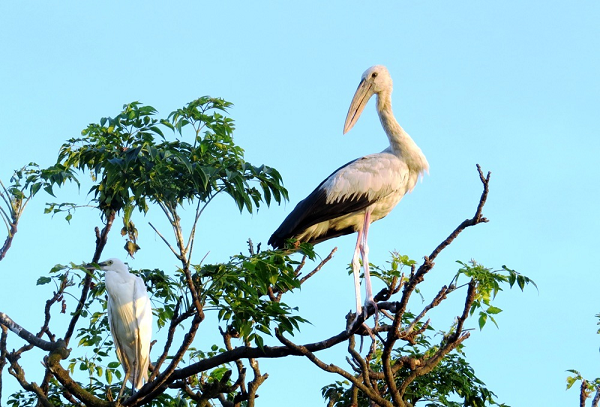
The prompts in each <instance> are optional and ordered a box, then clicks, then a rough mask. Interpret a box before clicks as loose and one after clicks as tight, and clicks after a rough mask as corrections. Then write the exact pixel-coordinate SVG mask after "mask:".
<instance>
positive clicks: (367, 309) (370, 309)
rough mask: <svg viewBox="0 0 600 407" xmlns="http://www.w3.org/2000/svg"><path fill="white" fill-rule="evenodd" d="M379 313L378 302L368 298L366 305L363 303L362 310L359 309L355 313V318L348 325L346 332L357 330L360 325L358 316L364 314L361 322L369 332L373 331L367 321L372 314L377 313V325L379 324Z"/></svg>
mask: <svg viewBox="0 0 600 407" xmlns="http://www.w3.org/2000/svg"><path fill="white" fill-rule="evenodd" d="M378 313H379V312H378V308H377V303H376V302H375V301H373V300H366V301H365V305H363V307H362V310H361V311H360V312H358V311H357V312H356V314H354V320H352V323H350V324H348V326H347V327H346V332H348V333H350V332H352V331H354V330H355V328H356V327H357V326H358V325H359V322H358V321H359V318H358V317H359V316H360V315H362V317H363V318H362V322H361V324H362V325H363V327H364V328H366V330H367V332H371V329H370V328H369V327H368V326H367V324H366V323H365V321H366V320H367V319H369V317H370V316H371V315H373V314H375V326H377V322H378V320H379V318H378Z"/></svg>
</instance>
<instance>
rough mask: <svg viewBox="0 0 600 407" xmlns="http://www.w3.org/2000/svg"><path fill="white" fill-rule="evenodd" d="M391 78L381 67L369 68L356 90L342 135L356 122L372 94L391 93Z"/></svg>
mask: <svg viewBox="0 0 600 407" xmlns="http://www.w3.org/2000/svg"><path fill="white" fill-rule="evenodd" d="M392 88H393V83H392V77H391V76H390V73H389V72H388V70H387V68H386V67H385V66H383V65H375V66H372V67H370V68H369V69H367V70H366V71H365V73H363V75H362V78H361V80H360V83H359V84H358V89H356V93H354V97H353V98H352V102H351V103H350V109H348V115H347V116H346V123H344V134H346V133H347V132H348V131H349V130H350V129H351V128H352V127H353V126H354V125H355V124H356V122H357V120H358V118H359V117H360V114H361V113H362V111H363V109H364V108H365V106H366V105H367V102H368V101H369V99H370V98H371V96H373V95H374V94H377V95H379V94H380V93H383V92H389V93H391V92H392Z"/></svg>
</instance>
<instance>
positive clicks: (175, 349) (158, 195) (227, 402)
mask: <svg viewBox="0 0 600 407" xmlns="http://www.w3.org/2000/svg"><path fill="white" fill-rule="evenodd" d="M230 107H231V104H230V103H228V102H226V101H224V100H222V99H218V98H210V97H201V98H199V99H197V100H194V101H192V102H190V103H188V104H187V105H185V106H184V107H182V108H180V109H177V110H175V111H173V112H172V113H170V114H168V115H167V116H166V118H159V117H157V115H158V112H157V111H156V110H155V109H154V108H153V107H151V106H145V105H143V104H141V103H139V102H133V103H129V104H127V105H125V106H124V107H123V110H122V111H121V112H120V113H119V114H118V115H116V116H114V117H104V118H101V119H100V120H99V122H98V123H92V124H90V125H89V126H87V127H86V128H85V129H84V130H83V131H82V133H81V136H80V137H77V138H71V139H69V140H67V141H66V142H65V143H64V144H63V145H62V147H61V148H60V151H59V154H58V159H57V161H56V163H55V164H54V165H52V166H50V167H48V168H45V169H40V168H39V167H38V166H37V165H35V164H29V165H28V166H26V167H23V168H22V169H20V170H18V171H16V172H15V174H14V176H13V177H12V178H11V183H10V184H9V185H8V186H6V187H5V186H4V184H2V185H1V186H2V191H0V197H1V198H2V206H1V207H0V209H1V211H0V215H1V216H2V219H3V220H4V223H5V225H6V227H7V240H6V241H7V242H8V243H5V245H4V246H3V248H2V250H1V251H0V260H1V259H2V257H3V256H4V255H6V252H7V251H8V249H9V248H10V242H11V241H12V239H13V237H14V234H15V233H16V226H17V224H18V221H19V219H20V217H21V216H22V213H23V209H24V208H25V205H26V204H27V202H28V201H29V200H30V199H32V198H33V197H34V196H35V195H36V194H37V193H39V192H40V191H45V192H46V193H48V194H50V195H51V196H53V197H56V195H59V192H60V189H61V188H62V187H63V186H64V185H65V184H66V183H68V182H72V183H75V184H76V185H79V186H81V185H86V184H87V183H88V182H91V187H90V189H89V191H88V193H89V196H90V197H91V200H92V201H91V203H90V204H88V205H86V206H88V207H91V208H92V210H97V211H98V214H99V221H100V222H101V223H102V228H96V229H95V234H94V235H93V236H91V238H92V237H93V238H95V241H96V246H95V250H94V252H93V253H90V256H91V261H92V262H98V261H99V260H100V258H101V256H102V255H103V249H104V247H105V245H106V242H107V241H108V239H109V237H111V236H112V235H113V234H114V230H113V229H114V227H113V224H114V222H115V221H116V220H117V219H120V220H121V221H122V227H121V229H120V233H121V234H122V235H123V236H126V238H127V244H126V246H125V249H126V251H127V253H128V254H129V255H131V256H133V255H135V252H136V251H137V250H138V249H139V246H138V245H137V241H138V234H139V231H138V229H137V227H136V226H135V223H134V222H133V220H134V218H135V217H136V216H140V217H146V216H148V215H149V213H150V211H156V210H157V209H159V211H157V215H161V216H164V217H165V218H166V219H167V221H168V224H169V225H170V226H171V230H170V233H168V234H167V233H166V232H165V231H161V230H158V229H157V228H156V227H154V226H153V225H152V224H150V225H151V226H152V228H153V229H154V231H155V232H156V233H157V234H158V235H159V236H160V237H161V239H162V240H163V242H164V243H165V251H167V252H170V253H171V254H172V255H173V260H174V263H173V268H172V269H171V270H161V269H153V270H132V272H134V273H136V274H138V275H140V276H141V277H142V278H143V280H144V281H145V283H146V285H147V287H148V292H149V294H150V296H151V298H152V302H153V312H154V315H155V320H156V322H157V328H158V329H159V330H160V331H161V332H162V333H163V334H162V336H161V337H160V339H159V342H157V343H155V344H154V347H153V352H152V363H151V373H150V378H149V381H148V383H146V384H145V385H144V386H143V387H142V389H140V390H139V391H138V392H137V393H135V394H128V395H127V396H126V397H125V398H124V399H122V400H114V397H115V395H116V394H118V391H119V388H120V381H121V380H122V379H123V375H122V372H121V367H120V366H119V363H118V362H117V361H116V358H115V355H114V349H113V348H114V344H113V343H112V340H111V337H110V335H109V334H108V322H107V317H106V299H105V286H104V278H103V274H102V271H101V270H93V271H90V270H88V269H86V268H85V267H83V265H81V264H76V263H70V264H65V265H56V266H55V267H53V268H52V269H51V270H49V271H48V273H47V274H45V275H42V276H40V277H39V279H38V280H37V284H38V285H42V286H46V287H48V293H49V299H48V300H47V302H46V306H45V309H44V310H43V313H44V316H45V318H44V324H43V326H42V328H41V329H40V330H39V332H37V333H33V332H32V331H31V330H30V329H31V327H27V326H25V325H24V326H21V325H20V324H18V323H17V322H15V321H13V320H12V319H11V318H10V317H9V316H8V315H6V314H4V313H3V312H0V327H1V328H2V333H1V335H2V336H1V338H0V385H1V383H2V381H3V380H4V379H5V378H4V377H3V376H2V373H3V371H4V368H5V367H6V369H7V370H6V371H8V373H9V374H10V375H12V376H13V377H14V378H15V379H16V380H17V382H18V383H19V385H20V386H21V388H22V390H20V391H18V392H16V393H14V394H12V395H10V398H9V402H8V403H9V405H11V406H27V405H34V404H37V405H43V406H53V405H56V406H58V405H65V404H74V405H75V404H77V405H79V404H85V405H89V406H116V405H124V406H137V405H151V406H185V405H190V404H194V403H195V404H198V405H201V406H207V405H212V404H213V403H215V402H217V401H218V402H219V403H220V404H221V405H223V406H225V407H229V406H242V405H243V406H253V405H255V401H256V397H257V395H258V393H257V392H258V389H259V387H260V386H261V384H262V383H263V382H264V381H265V380H266V378H267V377H268V375H267V374H266V373H263V372H261V369H260V366H259V361H260V359H261V358H283V359H285V358H286V357H288V356H292V355H303V356H305V357H306V358H308V359H309V360H310V361H312V362H313V363H314V364H315V366H316V368H319V369H322V370H325V371H328V372H331V373H335V374H337V375H338V376H339V378H340V380H338V381H336V382H335V383H334V384H331V385H328V386H325V387H324V388H323V396H324V398H325V399H326V400H327V402H328V404H329V405H330V406H370V405H380V406H414V405H423V406H458V405H465V406H484V405H502V404H498V403H497V401H496V400H495V395H494V393H493V392H492V391H491V390H489V389H488V388H487V387H486V386H485V384H484V383H483V382H482V381H481V380H480V379H479V378H477V376H476V375H475V372H474V370H473V369H472V368H471V366H470V365H469V363H468V362H467V360H466V355H465V350H464V347H465V345H464V341H465V340H466V339H467V338H468V337H469V335H470V331H469V330H468V329H467V328H465V322H466V320H467V319H468V318H469V317H470V316H473V315H477V316H478V325H479V328H480V329H481V328H483V327H484V326H485V325H486V323H487V322H488V321H492V322H493V323H494V324H496V325H497V321H496V320H495V316H496V315H497V314H498V313H499V312H501V310H500V309H499V308H498V307H496V306H494V305H493V304H492V302H493V300H494V298H495V296H496V295H497V294H498V293H499V292H500V291H501V290H502V288H503V287H507V286H508V287H512V286H513V285H515V284H516V285H517V286H518V287H519V288H520V289H523V288H524V287H525V285H527V284H529V283H532V281H531V280H529V279H528V278H527V277H525V276H523V275H521V274H519V273H517V272H516V271H514V270H511V269H509V268H508V267H505V266H503V267H502V268H501V269H500V270H493V269H490V268H486V267H484V266H483V265H481V264H478V263H476V262H474V261H472V262H459V267H458V271H457V272H456V275H455V277H454V278H453V279H452V281H451V283H450V284H449V285H447V286H443V287H441V289H440V290H439V292H438V294H437V295H435V296H434V297H433V298H429V299H425V298H424V299H423V301H424V302H422V304H424V305H422V306H421V307H419V306H415V305H414V304H413V303H410V304H411V305H410V307H409V300H410V298H411V297H412V296H413V294H414V293H415V292H417V293H419V290H420V289H419V287H420V285H421V284H423V282H424V281H425V277H426V276H427V274H428V273H429V272H431V270H432V269H433V267H434V260H435V258H436V257H437V256H438V255H439V253H440V252H441V251H442V250H444V249H445V248H446V247H447V246H448V245H450V244H451V243H452V242H453V241H454V239H456V238H457V237H458V235H459V234H460V233H461V232H462V231H463V230H464V229H466V228H468V227H471V226H475V225H477V224H479V223H483V222H487V219H485V218H484V217H483V215H482V210H483V206H484V204H485V201H486V198H487V194H488V187H489V177H490V176H489V173H488V174H487V176H485V175H484V174H483V172H482V171H481V169H480V168H478V171H479V176H480V179H481V182H482V185H483V193H482V196H481V199H480V201H479V203H478V205H477V209H476V212H475V215H474V216H473V217H472V218H470V219H467V220H465V221H464V222H462V223H461V224H460V225H459V226H458V227H457V228H456V229H455V230H454V231H452V233H451V234H450V235H449V236H448V238H446V239H445V240H444V241H443V242H441V243H440V245H438V246H437V247H436V248H435V249H434V250H433V251H432V252H431V254H430V255H429V256H426V257H425V258H424V261H423V263H422V264H420V265H417V263H416V262H415V261H413V260H410V259H409V258H408V257H406V256H403V255H401V254H398V253H393V254H392V258H391V260H390V263H389V265H388V266H386V267H378V266H377V265H373V275H374V276H375V278H379V279H380V280H381V281H383V282H384V284H385V288H384V289H383V290H382V291H380V292H379V293H378V294H377V295H376V297H375V300H376V301H377V302H378V308H379V310H380V313H379V318H378V319H376V321H377V322H376V323H375V325H374V326H372V327H367V325H366V324H364V325H361V324H360V323H359V324H357V325H356V326H355V327H354V328H352V329H351V327H350V326H348V329H345V330H342V331H341V332H340V333H339V334H337V335H335V336H333V337H330V338H318V340H317V341H315V342H313V343H308V344H302V345H301V344H296V343H294V342H292V341H291V340H290V337H292V336H293V335H294V334H295V333H296V332H297V331H298V329H299V328H300V326H301V325H302V324H303V323H305V322H307V319H305V317H303V316H301V315H300V314H299V312H298V310H297V309H295V308H293V307H291V306H290V305H288V304H287V303H286V302H285V299H286V298H288V297H287V296H286V295H287V294H288V293H290V292H293V291H294V290H297V289H299V288H300V287H301V286H302V284H303V283H304V282H305V281H307V280H308V279H309V278H312V277H314V276H315V275H316V273H317V272H318V271H319V270H321V269H322V268H323V267H324V266H325V265H326V264H327V262H328V261H329V259H330V258H331V256H333V254H334V252H331V253H330V254H329V255H328V256H326V257H325V258H324V259H323V260H322V261H320V262H317V261H316V260H315V259H316V258H317V256H316V254H315V252H314V250H313V247H312V246H310V245H306V244H301V245H299V246H298V247H296V248H295V250H296V252H292V251H270V250H260V245H259V246H257V247H254V245H253V244H252V242H251V241H249V250H248V253H247V254H235V255H232V256H231V258H230V259H229V261H227V262H224V263H221V264H203V263H202V262H193V261H192V254H193V251H194V241H195V236H196V231H197V226H198V220H199V218H200V217H201V215H202V213H203V211H204V209H205V208H206V206H207V205H209V204H210V203H211V202H212V201H213V199H214V197H215V196H217V195H219V194H224V195H226V196H228V197H229V198H230V199H231V200H232V201H233V202H234V203H235V205H236V206H237V208H238V209H239V210H240V211H241V212H243V211H247V212H253V211H255V210H256V209H258V208H259V207H260V206H261V205H262V204H266V205H267V206H268V205H270V204H271V203H273V202H275V203H277V204H279V203H281V202H282V201H284V200H286V199H287V196H288V195H287V190H286V189H285V188H284V186H283V183H282V179H281V176H280V174H279V173H278V172H277V171H276V170H275V169H274V168H271V167H268V166H266V165H258V166H255V165H252V164H251V163H249V162H247V161H246V160H245V159H244V151H243V149H242V148H241V147H239V146H237V145H236V144H235V143H234V141H233V132H234V122H233V120H232V119H231V118H229V117H228V116H227V110H228V109H229V108H230ZM82 176H90V180H89V181H86V180H83V179H82V178H81V177H82ZM80 206H81V205H80V204H78V203H69V202H57V203H50V204H48V205H47V208H46V212H47V213H49V214H56V213H65V214H66V215H65V217H66V219H67V220H69V221H70V220H71V219H72V217H73V216H74V214H75V211H76V210H77V208H79V207H80ZM182 211H185V212H186V213H188V214H189V213H191V214H192V216H191V221H189V223H186V224H185V225H183V224H182V217H181V216H180V215H181V214H182ZM184 230H187V231H188V232H186V233H184ZM334 251H335V250H334ZM307 264H313V265H314V267H313V268H312V270H310V271H308V272H306V270H305V269H306V268H309V266H308V265H307ZM455 295H459V296H464V299H465V303H464V306H462V307H461V309H459V310H458V311H459V316H458V317H457V318H456V319H455V320H454V321H451V322H449V323H448V324H447V326H445V327H444V328H443V329H438V330H434V328H433V327H432V326H431V324H430V320H428V319H426V317H427V315H428V313H429V311H430V310H431V309H433V308H435V307H437V306H439V305H440V304H441V303H443V302H444V301H445V300H446V299H447V298H448V297H449V296H455ZM70 298H73V299H75V300H73V302H74V303H70V302H68V301H70V300H68V299H70ZM67 310H68V311H69V312H70V321H69V325H68V327H67V329H66V330H65V332H64V333H61V334H58V333H57V332H58V331H57V330H56V329H55V328H54V326H53V325H52V315H53V314H55V313H56V312H67ZM0 311H1V310H0ZM208 311H210V312H214V313H215V315H216V318H215V320H216V325H214V326H209V325H208V324H209V322H207V320H206V318H205V317H206V315H205V313H206V312H208ZM348 318H349V321H351V320H352V319H353V316H352V315H350V316H349V317H348ZM363 320H364V316H360V317H359V321H360V322H361V323H362V322H363ZM200 326H202V328H203V329H204V330H208V329H212V330H213V331H214V332H218V333H219V336H220V338H221V343H220V344H213V345H211V346H210V347H208V348H202V349H201V348H198V347H197V346H196V345H195V343H194V338H195V336H196V333H197V331H198V329H199V327H200ZM9 331H12V332H13V333H14V334H15V335H18V336H19V337H21V338H22V339H24V340H25V341H26V342H27V345H25V346H22V347H21V348H19V349H17V350H13V351H9V350H8V349H9V346H8V338H9ZM357 338H360V340H361V342H362V341H363V340H366V341H370V345H369V346H368V349H366V351H365V352H363V351H362V348H359V349H357V348H356V340H357ZM275 341H277V342H275ZM273 343H275V344H273ZM344 344H346V346H347V347H348V361H349V367H347V368H342V367H339V366H336V365H333V364H331V363H327V362H324V361H322V360H321V359H320V358H319V357H318V356H317V354H318V352H319V351H321V350H324V349H328V348H332V347H335V346H344ZM34 348H37V349H41V350H43V351H44V352H46V356H45V357H44V360H43V364H44V367H45V373H44V375H43V377H41V378H40V379H39V380H33V379H32V378H31V377H30V376H27V375H26V372H25V369H24V368H23V366H22V362H21V360H22V358H24V357H25V356H26V355H29V351H30V350H32V349H34ZM282 363H285V362H284V361H282ZM0 390H1V387H0Z"/></svg>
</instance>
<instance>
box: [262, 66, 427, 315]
mask: <svg viewBox="0 0 600 407" xmlns="http://www.w3.org/2000/svg"><path fill="white" fill-rule="evenodd" d="M391 94H392V78H391V77H390V74H389V72H388V70H387V69H386V68H385V67H384V66H381V65H377V66H373V67H371V68H369V69H367V70H366V71H365V73H364V74H363V75H362V79H361V81H360V84H359V85H358V89H357V90H356V93H355V94H354V98H353V99H352V102H351V104H350V109H349V110H348V115H347V116H346V122H345V124H344V134H346V133H347V132H348V131H349V130H350V129H351V128H352V127H353V126H354V124H355V123H356V121H357V120H358V118H359V116H360V114H361V113H362V111H363V109H364V107H365V106H366V104H367V102H368V101H369V99H370V98H371V96H373V95H377V113H378V114H379V119H380V121H381V124H382V126H383V129H384V131H385V133H386V134H387V137H388V139H389V142H390V146H389V147H388V148H386V149H385V150H383V151H382V152H381V153H378V154H371V155H367V156H364V157H361V158H358V159H356V160H354V161H351V162H349V163H347V164H346V165H344V166H343V167H341V168H339V169H337V170H336V171H335V172H334V173H333V174H331V175H330V176H329V177H327V178H326V179H325V180H324V181H323V182H321V184H319V186H317V188H316V189H315V190H314V191H313V192H312V193H311V194H310V195H309V196H308V197H306V198H305V199H304V200H302V201H300V203H298V205H297V206H296V208H294V210H293V211H292V212H291V213H290V214H289V215H288V217H287V218H286V219H285V220H284V221H283V223H282V224H281V226H280V227H279V228H278V229H277V230H276V231H275V233H273V235H272V236H271V238H270V239H269V244H270V245H272V246H273V247H275V248H282V247H283V246H284V243H285V241H286V239H290V238H295V239H297V240H298V241H301V242H309V243H313V244H316V243H319V242H323V241H325V240H328V239H331V238H334V237H338V236H342V235H346V234H349V233H353V232H358V239H357V241H356V247H355V250H354V257H353V260H352V268H353V271H354V283H355V290H356V312H357V316H358V314H359V312H360V309H361V301H360V263H359V253H360V255H361V257H362V262H363V269H364V274H365V286H366V294H367V300H366V302H365V305H369V304H371V305H373V306H375V308H376V304H375V303H374V301H373V291H372V288H371V281H370V275H369V260H368V251H369V248H368V245H367V235H368V232H369V225H370V224H371V223H372V222H375V221H376V220H379V219H382V218H383V217H385V216H386V215H387V214H388V213H390V212H391V210H392V209H393V208H394V207H395V206H396V204H398V202H400V200H401V199H402V197H403V196H404V195H405V194H406V193H407V192H410V191H412V189H413V188H414V186H415V184H416V183H417V180H418V178H419V176H421V175H422V174H423V173H424V172H426V171H428V170H429V164H428V163H427V159H426V158H425V155H423V153H422V152H421V149H420V148H419V147H418V146H417V145H416V144H415V142H414V141H413V140H412V139H411V138H410V136H409V135H408V134H407V133H406V132H405V131H404V129H402V127H400V125H399V124H398V122H397V121H396V119H395V118H394V115H393V113H392V97H391ZM364 311H365V312H366V308H365V310H364Z"/></svg>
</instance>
